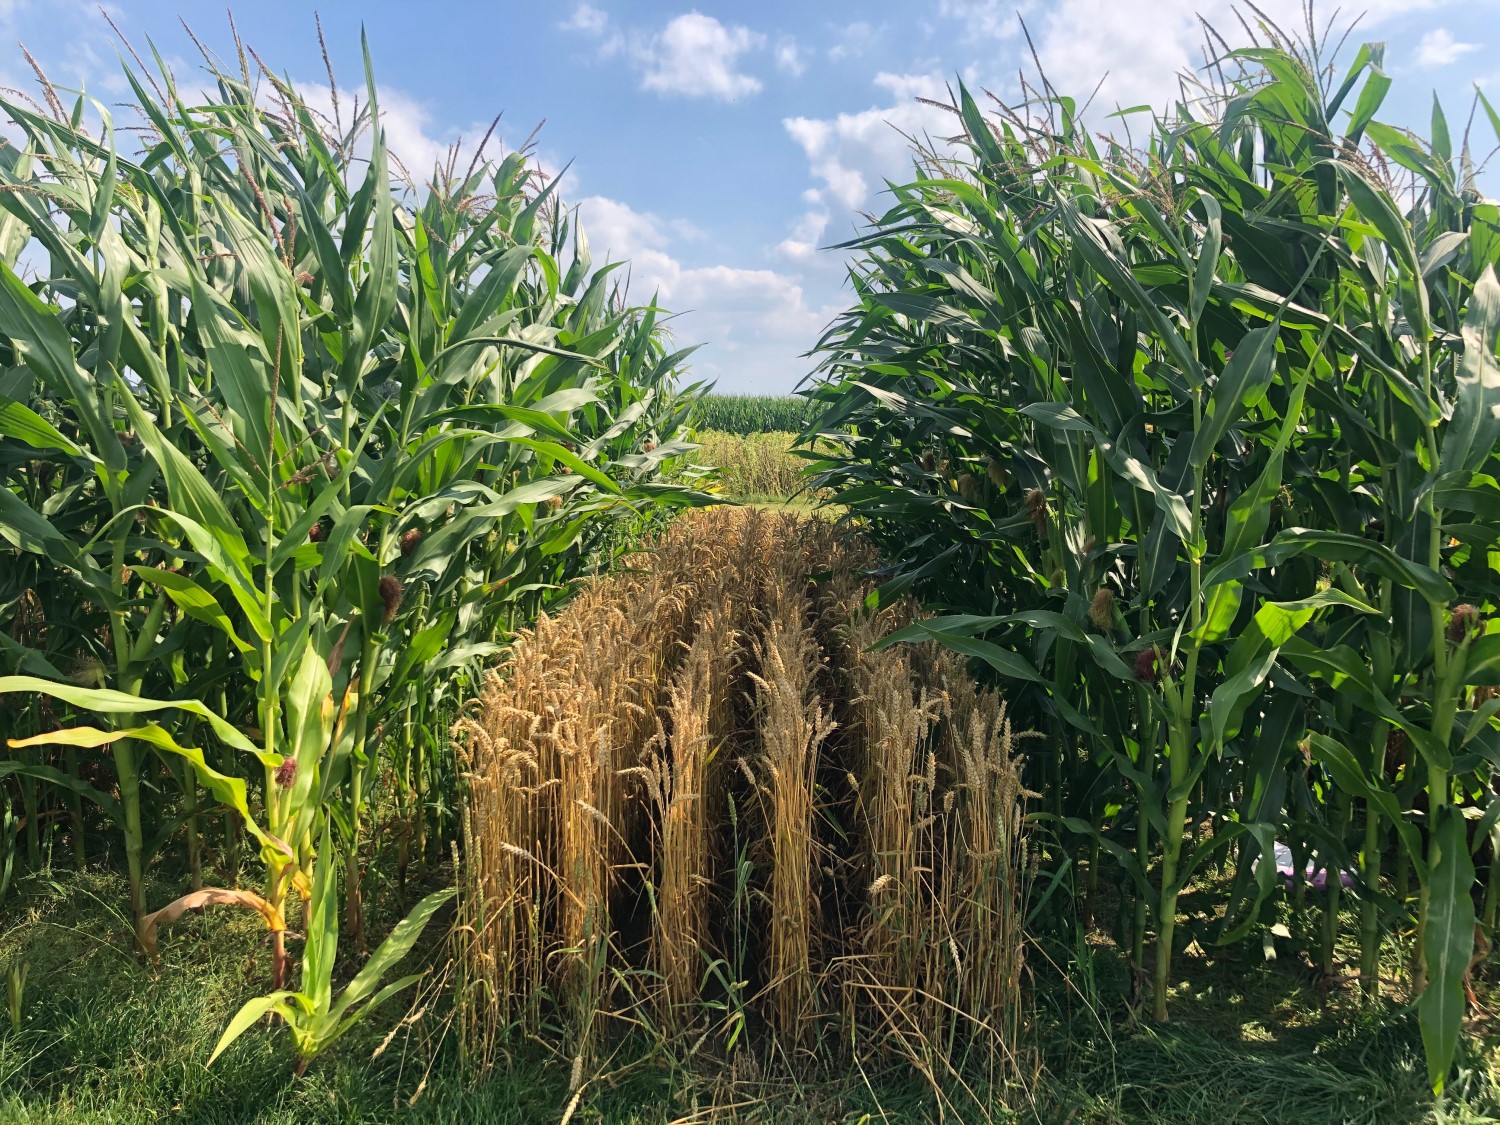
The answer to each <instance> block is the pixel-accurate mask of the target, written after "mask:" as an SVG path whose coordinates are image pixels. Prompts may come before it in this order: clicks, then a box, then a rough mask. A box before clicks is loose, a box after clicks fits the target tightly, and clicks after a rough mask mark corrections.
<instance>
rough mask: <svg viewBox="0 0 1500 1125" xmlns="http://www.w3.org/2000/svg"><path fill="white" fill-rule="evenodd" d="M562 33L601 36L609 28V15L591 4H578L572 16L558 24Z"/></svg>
mask: <svg viewBox="0 0 1500 1125" xmlns="http://www.w3.org/2000/svg"><path fill="white" fill-rule="evenodd" d="M558 26H559V27H560V28H562V29H563V30H564V31H581V32H583V33H584V34H585V35H603V34H604V29H605V28H606V27H607V26H609V14H608V13H607V12H605V11H603V10H601V9H599V8H596V7H594V6H593V5H592V4H587V3H585V4H579V5H577V6H576V7H575V8H574V9H573V14H572V15H571V16H570V17H569V18H568V19H566V20H564V21H563V22H562V23H560V24H558Z"/></svg>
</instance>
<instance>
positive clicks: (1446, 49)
mask: <svg viewBox="0 0 1500 1125" xmlns="http://www.w3.org/2000/svg"><path fill="white" fill-rule="evenodd" d="M1477 50H1479V44H1478V43H1459V42H1457V41H1456V40H1455V39H1454V38H1453V32H1451V31H1449V30H1448V29H1447V28H1446V27H1435V28H1433V29H1432V30H1431V31H1429V32H1428V33H1427V34H1426V35H1424V36H1422V42H1420V43H1418V44H1417V65H1418V66H1428V67H1431V66H1447V65H1449V64H1450V63H1453V62H1456V61H1457V60H1458V59H1459V58H1460V57H1461V56H1463V55H1467V54H1468V53H1469V52H1470V51H1477Z"/></svg>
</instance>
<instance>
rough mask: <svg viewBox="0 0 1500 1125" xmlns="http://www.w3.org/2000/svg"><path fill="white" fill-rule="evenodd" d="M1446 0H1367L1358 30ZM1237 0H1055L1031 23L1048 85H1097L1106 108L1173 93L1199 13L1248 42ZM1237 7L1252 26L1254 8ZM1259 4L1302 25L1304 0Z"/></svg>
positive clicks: (1085, 90) (1079, 91) (1161, 101)
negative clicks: (1237, 12) (1251, 10)
mask: <svg viewBox="0 0 1500 1125" xmlns="http://www.w3.org/2000/svg"><path fill="white" fill-rule="evenodd" d="M1443 2H1444V0H1367V2H1366V3H1362V4H1361V5H1360V9H1361V10H1362V11H1363V18H1362V19H1361V21H1360V27H1359V31H1360V32H1361V33H1362V34H1363V35H1364V36H1365V37H1367V38H1369V37H1372V36H1371V32H1372V31H1373V29H1374V28H1375V27H1376V26H1377V25H1378V24H1380V23H1381V22H1383V21H1385V20H1387V19H1390V18H1391V17H1393V16H1397V15H1401V14H1403V13H1407V12H1413V11H1420V10H1423V9H1428V8H1433V7H1436V6H1438V5H1440V4H1441V3H1443ZM1236 8H1237V5H1236V4H1235V2H1234V0H1059V2H1058V3H1056V4H1054V5H1053V6H1051V7H1049V8H1047V9H1045V15H1044V16H1043V18H1042V19H1041V20H1040V21H1039V22H1030V23H1029V26H1030V28H1031V32H1032V35H1033V36H1034V38H1035V40H1036V44H1037V54H1038V55H1039V57H1040V58H1041V62H1042V68H1043V70H1045V72H1046V74H1047V78H1048V79H1049V80H1050V81H1051V83H1052V86H1053V87H1054V88H1055V89H1056V90H1058V91H1059V92H1060V93H1063V94H1066V95H1068V96H1069V97H1073V98H1076V99H1078V101H1079V103H1080V104H1082V102H1083V101H1084V100H1085V99H1087V98H1088V97H1089V96H1090V95H1091V94H1093V93H1094V89H1095V87H1096V86H1097V87H1099V92H1098V94H1097V96H1096V99H1095V102H1094V107H1095V109H1096V110H1100V111H1103V112H1109V111H1111V110H1113V109H1114V108H1115V107H1116V106H1131V105H1140V104H1148V105H1154V106H1161V105H1165V104H1167V103H1168V102H1170V101H1171V100H1172V99H1174V98H1175V97H1176V96H1177V94H1178V82H1177V76H1178V74H1179V73H1181V72H1182V71H1183V70H1185V69H1191V68H1196V67H1197V66H1199V65H1200V64H1201V62H1202V49H1203V27H1202V24H1201V23H1200V22H1199V17H1200V16H1201V17H1202V18H1203V19H1204V20H1206V21H1207V22H1208V23H1209V24H1210V25H1212V26H1213V27H1214V28H1216V29H1217V30H1218V31H1219V32H1221V33H1222V34H1223V35H1224V37H1225V38H1226V39H1227V40H1228V41H1229V43H1230V45H1231V46H1242V45H1247V44H1248V40H1247V38H1246V36H1245V33H1244V31H1243V30H1242V29H1241V27H1240V22H1239V20H1238V19H1237V18H1236V16H1235V11H1236ZM1240 10H1241V14H1243V15H1245V16H1246V18H1247V20H1248V21H1249V22H1250V23H1251V26H1252V27H1253V26H1255V15H1254V13H1253V12H1250V11H1248V10H1245V9H1243V8H1242V6H1241V7H1240ZM1258 10H1260V11H1262V12H1264V13H1265V14H1266V15H1267V16H1269V17H1270V18H1271V19H1272V20H1273V21H1275V22H1276V23H1277V24H1278V25H1279V26H1280V27H1282V28H1283V29H1285V30H1286V31H1288V32H1289V33H1291V32H1296V31H1299V30H1300V29H1301V28H1302V27H1303V26H1304V16H1303V0H1262V2H1261V3H1259V4H1258ZM1262 41H1264V37H1262ZM1106 75H1107V77H1106ZM1101 79H1102V80H1103V84H1102V85H1100V81H1101Z"/></svg>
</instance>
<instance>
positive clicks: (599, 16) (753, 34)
mask: <svg viewBox="0 0 1500 1125" xmlns="http://www.w3.org/2000/svg"><path fill="white" fill-rule="evenodd" d="M558 26H559V27H561V28H562V29H563V30H564V31H573V32H578V33H580V34H582V35H584V36H587V37H588V38H591V39H593V40H594V41H595V43H596V44H597V48H596V49H597V52H598V54H599V57H600V58H613V57H616V56H623V57H624V58H626V59H628V60H629V62H630V65H631V66H633V67H634V68H635V70H636V72H637V73H638V74H639V75H640V82H641V89H643V90H652V91H654V92H656V93H658V94H667V95H677V96H681V97H689V98H717V99H719V100H721V101H733V100H735V99H736V98H744V97H750V96H752V95H754V94H758V93H760V90H761V82H760V79H759V78H756V77H755V76H754V75H753V74H748V73H746V72H745V70H744V69H743V67H742V61H743V58H744V56H746V55H749V54H753V53H755V52H757V51H760V50H762V49H763V48H764V47H765V46H766V37H765V36H764V35H762V34H761V33H760V32H758V31H752V30H750V28H748V27H741V26H738V25H727V24H723V23H720V22H719V21H718V20H717V19H715V18H714V17H713V16H705V15H704V14H703V13H702V12H698V11H691V12H686V13H684V14H683V15H680V16H674V17H673V18H672V19H670V20H668V21H667V23H666V25H665V26H663V27H662V28H661V29H660V30H657V31H646V30H643V29H641V28H636V27H618V26H616V25H615V24H614V23H613V22H612V21H611V20H610V17H609V14H608V13H606V12H604V11H603V10H601V9H599V8H596V7H594V6H593V5H592V4H589V3H580V4H578V5H577V6H576V7H574V9H573V12H572V15H571V16H569V17H568V19H566V20H564V21H563V22H562V23H561V24H559V25H558ZM775 58H776V65H777V66H779V67H780V68H781V69H782V70H785V71H787V72H789V73H792V74H801V73H802V68H803V64H802V57H801V54H800V51H799V48H798V47H797V44H796V41H795V40H792V39H789V38H784V39H782V40H781V41H780V43H778V45H777V47H776V52H775Z"/></svg>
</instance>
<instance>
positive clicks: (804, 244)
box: [776, 210, 828, 263]
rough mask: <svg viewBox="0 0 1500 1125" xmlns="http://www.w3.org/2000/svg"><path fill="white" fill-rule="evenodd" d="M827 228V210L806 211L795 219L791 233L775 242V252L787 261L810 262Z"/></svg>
mask: <svg viewBox="0 0 1500 1125" xmlns="http://www.w3.org/2000/svg"><path fill="white" fill-rule="evenodd" d="M827 229H828V212H827V211H823V210H819V211H807V212H805V213H804V214H803V216H802V218H800V219H798V220H797V225H796V226H795V227H793V228H792V233H791V235H790V236H789V237H787V238H784V239H782V240H781V241H780V242H778V243H777V244H776V253H777V254H778V255H779V256H780V257H783V258H786V259H787V260H789V261H793V262H799V263H807V262H811V261H813V260H815V259H816V257H817V253H818V242H819V240H821V239H822V237H823V232H824V231H825V230H827Z"/></svg>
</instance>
